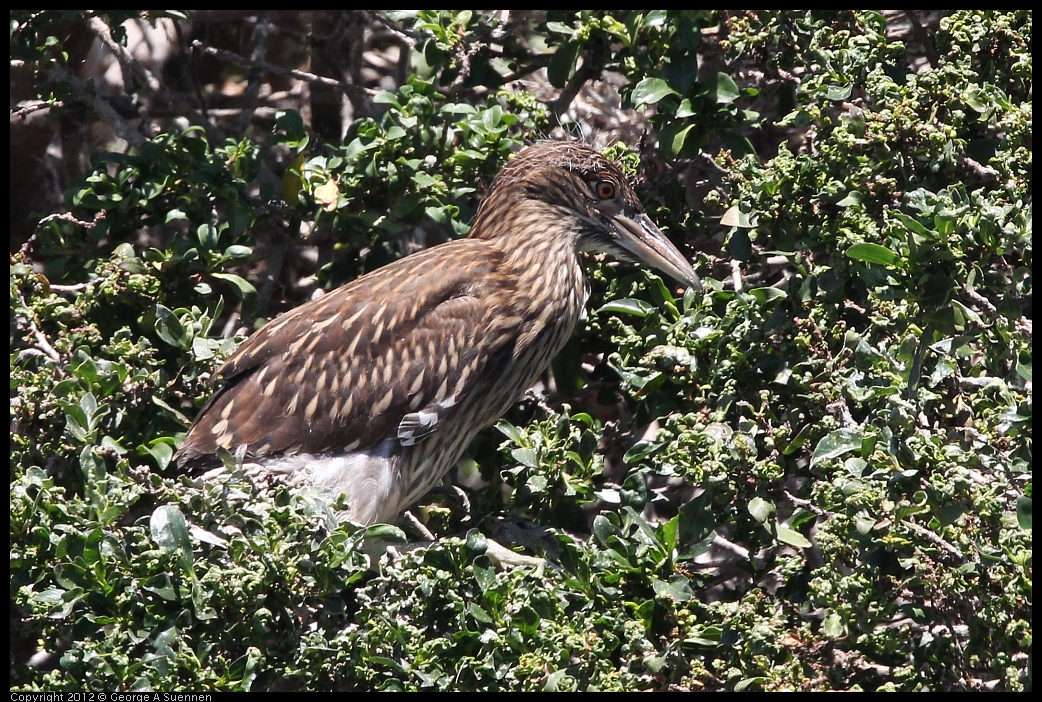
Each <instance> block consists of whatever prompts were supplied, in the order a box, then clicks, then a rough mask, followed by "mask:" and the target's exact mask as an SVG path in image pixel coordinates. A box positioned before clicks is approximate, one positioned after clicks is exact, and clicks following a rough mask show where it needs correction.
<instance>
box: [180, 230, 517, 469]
mask: <svg viewBox="0 0 1042 702" xmlns="http://www.w3.org/2000/svg"><path fill="white" fill-rule="evenodd" d="M500 261H501V254H500V252H499V251H498V249H496V248H493V247H491V246H489V245H488V243H487V242H482V241H476V240H471V239H465V240H460V241H455V242H450V243H448V244H445V245H442V246H439V247H435V248H433V249H429V250H427V251H424V252H421V253H419V254H415V255H412V256H409V257H407V258H404V259H401V260H400V261H397V262H395V263H393V264H391V265H389V266H386V267H384V268H381V269H379V270H377V271H374V272H373V273H371V274H369V275H367V276H365V277H363V278H360V279H359V280H356V281H354V282H353V283H350V284H348V285H346V286H344V287H342V288H340V289H338V290H336V291H334V292H331V293H329V294H328V295H325V296H323V297H321V298H319V299H317V300H315V301H313V302H310V303H307V304H305V305H302V306H301V307H298V308H296V309H294V310H291V311H290V312H287V313H286V314H284V315H282V316H280V317H278V318H276V319H275V320H273V321H272V322H270V323H269V324H268V325H267V326H265V327H264V328H262V329H261V330H260V331H258V332H257V333H255V334H254V335H253V336H251V337H250V338H249V339H248V340H246V342H244V343H243V344H242V346H240V347H239V348H238V349H237V350H236V352H235V353H234V354H233V355H232V357H231V358H229V359H228V361H227V362H226V363H225V364H224V365H223V366H222V367H221V369H220V370H219V371H218V375H217V380H218V381H219V382H222V383H224V385H223V387H221V388H220V389H219V390H218V391H217V393H216V394H215V395H214V396H213V397H212V398H211V399H210V401H209V402H208V403H207V405H206V406H205V407H204V408H203V410H202V411H201V412H200V414H199V416H198V417H197V418H196V420H195V423H194V424H193V425H192V427H191V428H190V429H189V431H188V435H187V436H186V437H185V440H184V442H183V444H182V445H181V448H180V450H179V452H178V460H179V463H180V464H182V465H184V464H185V463H192V462H195V461H196V460H197V459H203V458H205V457H208V456H212V455H214V454H215V453H216V452H217V450H218V448H225V449H228V450H229V451H231V452H233V453H234V452H235V451H236V450H237V449H238V448H239V447H240V446H243V445H245V446H246V449H247V454H248V455H251V456H264V455H269V454H275V453H322V452H327V451H339V450H349V451H350V450H356V449H364V448H366V447H368V446H372V445H373V444H375V443H378V442H379V441H381V440H383V439H385V438H388V437H393V436H398V438H400V439H401V441H402V443H403V444H404V445H409V444H411V443H416V442H418V441H421V440H422V439H423V438H424V437H425V436H427V435H428V434H429V433H430V432H431V431H435V430H436V429H437V427H438V425H439V424H440V423H441V422H442V420H443V419H444V417H445V415H446V414H447V413H451V412H452V408H453V407H455V406H456V405H457V404H458V403H459V402H460V401H461V400H462V399H463V397H465V396H466V394H467V393H468V392H469V389H470V388H471V387H472V383H473V381H474V380H476V379H477V378H480V377H483V373H482V371H483V370H485V369H486V366H487V364H489V363H495V362H500V361H497V359H502V358H503V357H504V356H503V353H504V352H505V353H506V354H507V355H509V353H510V350H509V349H506V346H507V344H508V343H509V342H508V339H511V338H513V335H512V334H510V333H509V332H508V329H507V328H506V326H509V324H510V321H509V320H510V319H511V315H510V314H509V302H508V300H509V298H510V294H509V290H510V285H509V284H508V283H509V282H510V281H508V280H505V279H504V277H503V276H502V275H501V273H500V272H499V271H498V267H499V264H500ZM504 305H506V307H507V309H506V310H504V309H498V313H494V310H496V309H497V307H498V308H501V307H503V306H504ZM504 311H506V312H507V314H506V315H504V314H503V313H504ZM514 319H516V318H514Z"/></svg>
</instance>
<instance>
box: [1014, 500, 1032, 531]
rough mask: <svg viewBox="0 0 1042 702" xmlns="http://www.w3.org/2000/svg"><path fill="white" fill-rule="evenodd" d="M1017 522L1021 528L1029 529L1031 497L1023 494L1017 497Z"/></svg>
mask: <svg viewBox="0 0 1042 702" xmlns="http://www.w3.org/2000/svg"><path fill="white" fill-rule="evenodd" d="M1017 523H1018V524H1020V528H1021V529H1025V530H1026V529H1031V498H1030V497H1027V496H1025V495H1020V496H1019V497H1017Z"/></svg>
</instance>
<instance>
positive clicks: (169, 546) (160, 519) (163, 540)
mask: <svg viewBox="0 0 1042 702" xmlns="http://www.w3.org/2000/svg"><path fill="white" fill-rule="evenodd" d="M148 529H149V532H150V533H151V534H152V541H154V542H155V544H156V546H158V547H159V548H161V549H163V550H164V551H176V550H178V549H180V550H181V551H182V552H184V553H186V554H190V553H191V552H192V539H191V537H190V536H189V534H188V523H187V522H186V521H185V515H184V514H182V513H181V510H180V509H178V508H177V507H175V506H173V505H162V506H160V507H157V508H156V509H155V511H154V512H152V518H151V519H150V520H149V522H148Z"/></svg>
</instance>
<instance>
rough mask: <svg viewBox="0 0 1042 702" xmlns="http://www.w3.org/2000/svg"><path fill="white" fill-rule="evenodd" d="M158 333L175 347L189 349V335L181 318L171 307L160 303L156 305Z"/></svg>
mask: <svg viewBox="0 0 1042 702" xmlns="http://www.w3.org/2000/svg"><path fill="white" fill-rule="evenodd" d="M156 333H157V334H159V338H160V339H162V340H163V341H165V342H166V343H168V344H170V345H171V346H173V347H174V348H178V349H185V350H187V349H188V335H187V334H185V330H184V327H183V326H181V320H180V319H178V318H177V315H175V314H174V313H173V311H172V310H170V308H168V307H166V306H164V305H160V304H157V305H156Z"/></svg>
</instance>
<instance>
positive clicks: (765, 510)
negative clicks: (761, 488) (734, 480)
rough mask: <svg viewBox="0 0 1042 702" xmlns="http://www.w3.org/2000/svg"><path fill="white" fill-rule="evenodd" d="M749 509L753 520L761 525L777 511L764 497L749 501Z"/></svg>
mask: <svg viewBox="0 0 1042 702" xmlns="http://www.w3.org/2000/svg"><path fill="white" fill-rule="evenodd" d="M747 508H748V510H749V514H751V515H752V517H753V519H755V520H756V521H758V522H760V524H764V523H766V522H767V519H768V517H770V516H771V514H773V513H774V511H775V507H774V504H772V503H770V502H768V501H767V500H765V499H763V498H762V497H754V498H753V499H751V500H749V504H748V506H747Z"/></svg>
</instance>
